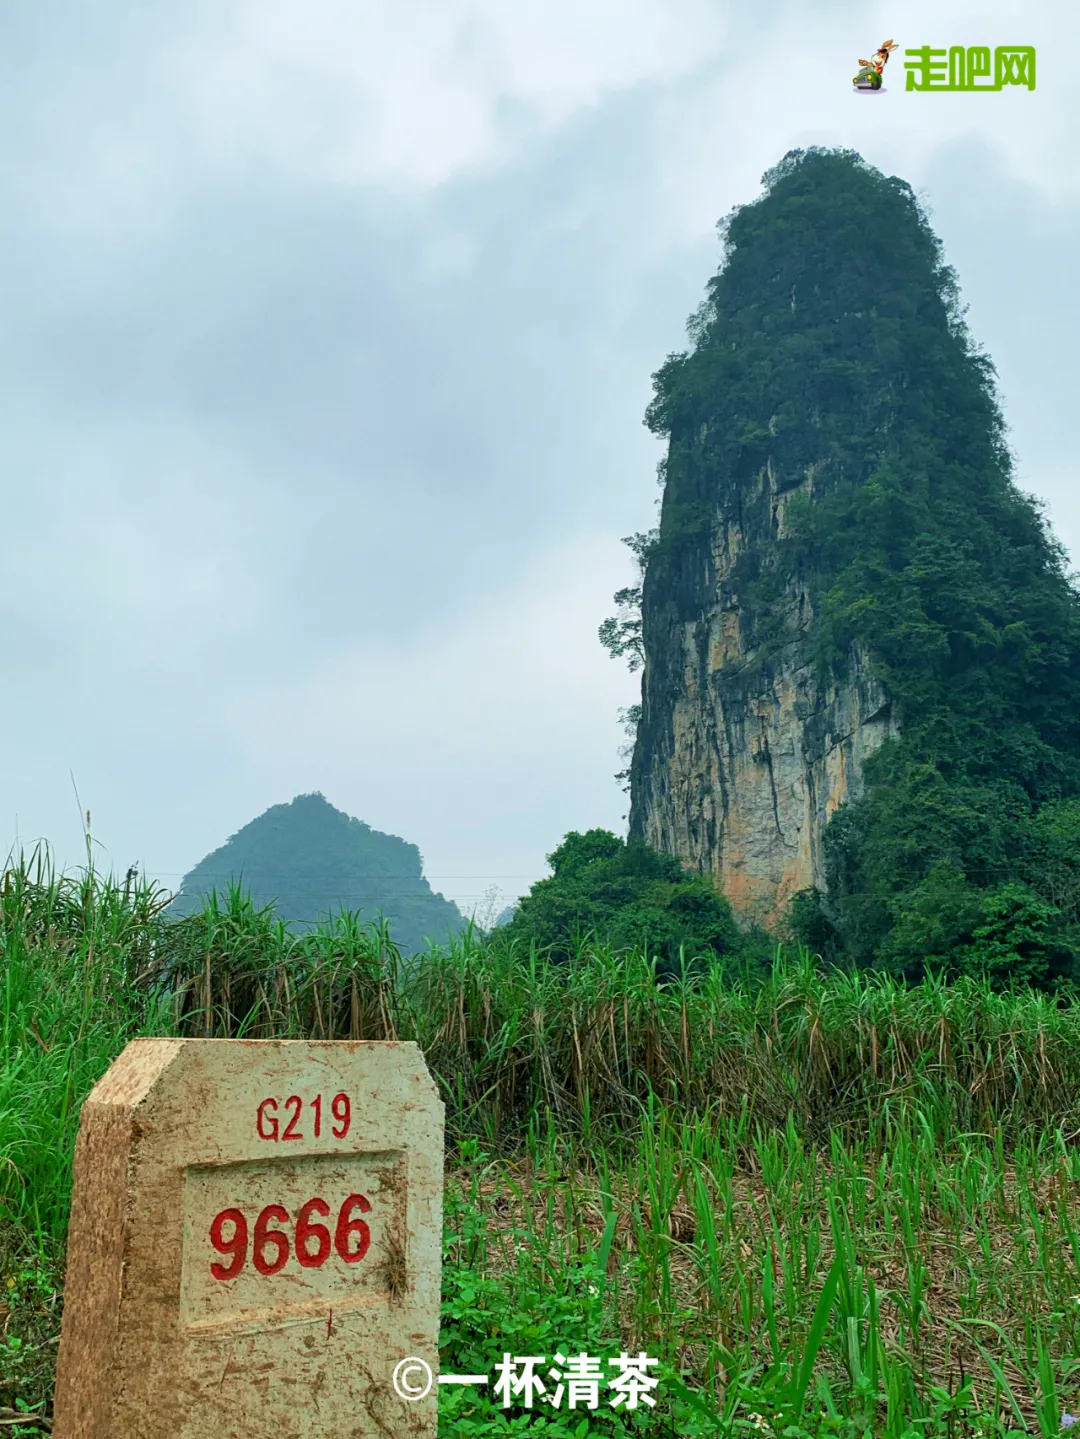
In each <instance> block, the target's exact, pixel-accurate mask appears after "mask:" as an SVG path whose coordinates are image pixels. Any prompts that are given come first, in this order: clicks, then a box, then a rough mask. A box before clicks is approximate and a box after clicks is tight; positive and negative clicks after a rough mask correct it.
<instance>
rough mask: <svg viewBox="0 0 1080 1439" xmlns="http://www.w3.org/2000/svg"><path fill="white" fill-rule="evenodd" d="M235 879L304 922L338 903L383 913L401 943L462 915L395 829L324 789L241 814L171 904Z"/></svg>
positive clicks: (198, 899)
mask: <svg viewBox="0 0 1080 1439" xmlns="http://www.w3.org/2000/svg"><path fill="white" fill-rule="evenodd" d="M233 884H241V885H242V886H243V888H244V890H245V891H246V892H247V893H248V894H250V896H251V898H252V900H253V901H254V903H255V904H256V906H257V907H259V908H261V907H263V906H265V905H269V904H273V905H274V907H275V912H276V914H277V917H278V918H280V919H283V920H285V921H286V922H288V923H290V924H291V925H292V926H293V927H294V928H304V927H307V926H310V925H312V924H314V923H315V922H316V921H317V920H319V919H321V918H326V917H327V916H329V915H331V914H333V913H336V912H337V911H339V910H347V911H349V912H355V911H361V912H363V914H364V916H365V918H366V919H368V920H373V919H375V918H377V917H378V916H379V915H384V916H385V917H386V919H387V920H388V921H389V924H390V929H391V933H392V934H393V937H394V940H395V942H396V943H397V944H398V945H399V946H400V947H401V949H402V950H403V951H404V952H405V953H410V954H411V953H414V952H416V951H418V950H422V949H423V948H425V946H426V943H427V941H428V939H433V940H435V941H436V942H437V943H439V942H444V941H445V940H446V939H447V937H448V935H449V934H451V933H454V932H457V931H458V930H460V929H461V928H462V927H463V925H464V920H463V919H462V917H461V914H460V912H459V911H458V908H457V906H456V905H454V904H452V903H451V902H450V901H449V900H447V899H444V898H443V896H442V895H441V894H435V893H433V892H432V890H431V887H430V885H429V884H428V882H427V880H426V879H425V878H424V876H423V865H422V861H421V859H420V851H419V850H418V849H417V847H416V846H415V845H414V844H408V843H406V841H405V840H403V839H399V838H398V837H397V836H396V835H392V834H382V833H380V832H379V830H376V829H372V828H371V826H370V825H367V824H364V823H363V822H362V821H361V820H358V819H350V818H349V816H348V815H347V814H344V813H343V812H342V811H341V810H338V809H335V808H334V807H333V805H331V804H329V803H328V802H327V801H326V800H325V799H324V798H323V796H322V795H321V794H304V795H298V796H297V798H296V799H294V800H293V801H292V803H291V804H276V805H274V806H273V807H272V808H271V809H268V810H267V811H266V812H265V814H261V815H260V816H259V817H258V819H254V820H252V821H251V823H250V824H246V825H245V826H244V827H243V829H241V830H239V831H238V832H237V833H236V834H234V835H233V836H232V838H231V839H229V840H228V842H227V843H226V844H224V845H222V846H221V848H220V849H216V850H214V852H213V853H212V854H209V855H207V856H206V858H205V859H203V860H200V861H199V863H198V864H197V865H196V866H195V868H194V869H193V870H192V871H191V873H190V874H187V875H185V876H184V880H183V883H182V885H181V889H180V893H179V895H178V896H177V898H176V900H174V902H173V904H172V906H171V907H170V914H172V915H174V916H183V915H187V914H193V913H195V912H197V911H198V910H200V909H201V908H202V906H203V901H204V900H205V898H206V897H207V896H208V895H209V894H211V893H213V892H215V891H216V892H217V893H218V894H219V895H225V894H227V893H228V891H229V887H230V885H233Z"/></svg>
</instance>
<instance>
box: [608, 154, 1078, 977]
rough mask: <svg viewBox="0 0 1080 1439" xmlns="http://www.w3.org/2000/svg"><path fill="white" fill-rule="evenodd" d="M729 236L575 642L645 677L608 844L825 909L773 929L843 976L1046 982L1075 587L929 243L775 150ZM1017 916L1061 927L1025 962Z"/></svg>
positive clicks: (893, 181)
mask: <svg viewBox="0 0 1080 1439" xmlns="http://www.w3.org/2000/svg"><path fill="white" fill-rule="evenodd" d="M724 242H725V243H724V262H723V264H722V266H721V268H720V270H719V271H718V273H717V274H716V275H715V276H714V277H713V278H712V280H711V281H710V282H709V285H708V288H707V298H706V301H705V303H704V304H703V305H702V306H701V307H700V309H699V310H698V312H697V314H696V315H695V316H694V318H693V319H692V321H691V324H690V326H689V338H690V341H691V346H690V348H689V349H688V350H687V351H686V353H684V354H679V355H671V356H669V357H668V359H667V361H666V362H665V363H664V364H663V365H662V366H661V368H660V369H659V371H658V372H657V374H656V375H655V377H654V380H655V393H654V398H653V401H652V404H651V405H650V407H649V411H648V414H647V416H646V422H647V424H648V425H649V427H650V429H652V431H653V432H654V433H655V434H657V435H661V436H663V437H665V438H666V440H667V442H668V443H667V455H666V459H665V462H664V465H663V468H662V480H663V484H664V496H663V507H662V511H661V516H660V527H659V532H658V534H657V535H656V536H655V537H653V538H648V537H644V536H635V537H634V538H633V539H632V540H631V541H630V543H631V546H632V547H633V548H634V551H635V554H639V555H640V556H641V558H642V559H643V560H644V564H645V569H644V577H643V583H642V587H641V590H640V591H636V590H627V591H621V592H620V596H621V598H620V596H617V597H616V599H617V602H619V603H620V604H621V605H622V607H623V610H624V611H625V613H624V614H623V615H622V617H621V618H620V619H619V620H618V621H617V622H616V621H611V622H606V623H605V625H604V626H602V627H601V638H602V639H603V641H604V643H605V644H608V645H609V648H611V650H612V653H630V654H631V655H632V656H633V657H634V658H635V659H639V658H640V659H643V660H644V675H643V684H642V699H641V714H640V718H639V722H638V729H637V736H636V743H635V747H634V757H633V762H632V766H631V772H630V785H631V813H630V830H631V835H632V836H634V837H638V838H643V839H646V840H648V841H649V842H651V844H652V845H654V846H655V847H657V848H659V849H661V850H665V851H667V852H669V853H674V854H677V855H679V856H680V857H681V858H682V859H683V861H684V862H686V863H687V864H688V866H689V867H690V868H692V869H696V870H697V871H699V872H702V873H705V874H709V875H711V876H713V877H714V879H715V880H716V881H717V883H718V884H719V886H720V887H721V888H722V889H723V890H724V891H725V892H726V894H727V895H728V897H729V899H730V900H731V901H732V902H733V904H734V906H735V908H736V910H737V911H738V912H740V913H741V914H742V915H743V916H744V917H745V918H747V919H757V920H761V921H764V922H766V923H771V922H773V921H775V920H777V919H778V918H779V917H780V916H781V915H782V914H783V912H784V910H785V909H786V908H787V906H788V902H789V900H790V898H791V897H792V895H793V894H795V893H796V892H798V891H799V890H803V889H808V888H811V887H813V888H815V889H818V890H824V891H825V894H824V897H823V900H822V902H821V903H820V904H819V905H816V906H811V905H807V906H800V912H799V914H798V916H797V917H796V918H797V922H798V928H799V932H800V933H801V934H802V935H804V936H806V935H811V934H812V935H814V936H815V941H814V942H815V943H816V942H818V940H820V943H821V944H822V945H823V946H824V949H827V950H828V951H829V953H831V954H833V955H841V954H842V955H843V956H844V957H845V959H846V960H847V961H850V962H852V963H855V964H858V965H863V964H867V965H883V966H885V967H887V968H891V969H892V970H893V971H894V972H896V973H902V974H904V975H906V976H908V977H912V978H917V977H918V976H919V975H920V974H922V973H923V972H924V969H925V965H926V964H927V963H930V962H932V963H934V964H937V963H938V962H939V961H940V959H941V957H942V956H945V955H952V956H953V957H954V958H953V960H950V963H952V962H955V963H956V964H957V965H959V966H960V967H961V968H962V967H963V966H965V965H969V964H970V965H974V966H976V968H977V967H978V966H985V965H990V966H997V969H996V970H995V972H1000V973H1014V972H1024V973H1029V972H1030V973H1035V972H1040V973H1043V974H1044V976H1045V975H1050V974H1057V973H1062V972H1064V970H1062V969H1061V968H1060V966H1061V965H1062V964H1065V963H1066V961H1065V960H1063V959H1062V958H1061V956H1062V955H1064V954H1072V955H1075V956H1080V902H1077V901H1076V900H1074V899H1073V898H1068V899H1066V900H1063V899H1062V897H1061V896H1063V895H1069V896H1071V895H1073V894H1074V893H1077V892H1080V890H1074V889H1073V888H1072V887H1071V886H1072V885H1073V883H1074V881H1073V879H1072V878H1070V879H1069V880H1068V882H1067V883H1064V882H1059V880H1058V879H1054V880H1053V882H1052V883H1051V882H1049V881H1048V878H1047V875H1048V872H1049V868H1048V866H1049V862H1048V855H1049V854H1050V853H1051V851H1052V850H1053V847H1054V845H1059V846H1060V848H1059V850H1056V851H1054V852H1055V853H1057V852H1060V853H1061V854H1063V855H1065V854H1067V855H1069V856H1070V858H1068V860H1067V866H1068V873H1069V875H1070V876H1071V875H1072V874H1073V872H1074V871H1073V868H1072V867H1073V865H1074V863H1075V855H1076V853H1077V846H1076V842H1075V839H1074V838H1073V836H1074V833H1075V830H1074V828H1073V827H1074V826H1075V825H1076V824H1077V823H1078V821H1077V819H1076V814H1077V798H1076V797H1077V796H1080V589H1078V588H1077V587H1075V586H1074V585H1073V583H1072V582H1071V581H1070V579H1069V576H1068V573H1067V569H1066V560H1065V555H1064V551H1063V550H1062V548H1061V547H1060V546H1059V545H1058V544H1057V542H1056V541H1055V540H1054V538H1053V536H1052V535H1051V534H1050V532H1049V531H1048V529H1047V528H1046V525H1045V521H1044V520H1043V518H1042V516H1041V515H1040V513H1039V509H1038V506H1037V504H1036V503H1034V502H1033V501H1032V500H1031V499H1030V498H1029V497H1027V496H1025V495H1024V494H1023V493H1022V492H1021V491H1020V490H1019V488H1018V487H1017V486H1016V484H1015V482H1014V480H1013V462H1012V458H1011V455H1010V453H1009V448H1008V439H1007V433H1006V429H1005V425H1004V420H1003V417H1002V414H1001V410H1000V407H999V404H998V401H997V397H996V394H995V389H994V382H993V367H992V365H991V363H990V361H989V359H988V357H987V356H986V355H985V354H983V353H981V352H980V350H979V348H978V346H977V345H976V344H975V342H974V341H973V340H972V338H971V336H970V335H969V334H968V332H967V329H966V327H965V325H964V321H963V308H962V306H961V304H960V299H959V292H958V289H957V283H956V277H955V275H954V274H953V273H952V271H951V270H950V268H949V267H948V266H947V265H946V263H945V260H944V256H943V254H942V250H941V245H940V242H939V241H938V239H937V238H936V236H935V235H934V234H933V231H932V230H931V228H930V225H929V222H928V220H927V217H926V215H925V213H924V212H923V211H922V209H921V208H920V206H919V204H918V201H917V199H916V197H915V196H914V194H913V193H912V191H911V188H910V186H908V185H907V184H906V183H905V182H904V181H903V180H901V179H898V178H897V177H895V176H885V175H882V174H881V173H880V172H879V171H877V170H875V169H874V168H873V167H871V166H869V165H867V164H866V163H865V162H864V161H862V160H861V159H860V158H859V156H857V155H854V154H851V153H850V152H844V151H824V150H810V151H804V152H792V153H791V154H789V155H787V156H785V157H784V159H783V160H782V161H781V162H780V164H779V165H778V166H776V167H775V169H773V170H771V171H770V172H769V173H768V174H767V175H766V176H765V180H764V192H763V194H762V195H761V197H760V198H759V199H757V200H755V201H753V202H752V203H751V204H749V205H745V206H743V207H742V208H741V209H739V210H738V211H736V212H735V213H734V214H733V215H732V216H731V217H730V218H729V221H728V224H727V228H726V231H725V235H724ZM653 539H654V540H655V543H654V542H653ZM640 541H647V542H646V543H644V544H641V545H639V542H640ZM638 603H639V604H640V609H637V608H636V605H637V604H638ZM841 809H842V810H843V813H842V815H839V814H837V811H838V810H841ZM1049 836H1056V837H1057V838H1049ZM1062 836H1068V838H1067V839H1065V838H1061V837H1062ZM1078 872H1080V871H1078ZM1055 873H1056V871H1055ZM1076 883H1077V885H1080V879H1078V880H1077V881H1076ZM1033 915H1038V916H1041V918H1038V919H1037V920H1033V919H1032V916H1033ZM1033 924H1034V925H1035V926H1036V928H1037V927H1038V925H1042V924H1045V925H1047V926H1050V927H1051V928H1053V927H1054V926H1056V928H1053V933H1054V935H1055V938H1054V939H1053V940H1052V941H1051V940H1047V941H1046V944H1045V945H1044V946H1043V948H1042V949H1041V950H1040V951H1039V953H1040V955H1041V958H1036V959H1032V958H1031V949H1030V936H1031V934H1032V933H1033V932H1034V930H1033V928H1032V925H1033ZM1039 932H1040V933H1042V932H1043V931H1039ZM1006 933H1007V934H1008V935H1009V936H1011V937H1010V938H1008V939H1005V938H1002V936H1003V935H1005V934H1006ZM1046 933H1047V934H1049V933H1050V929H1047V930H1046ZM989 936H994V938H993V939H991V938H989ZM1039 944H1042V941H1041V940H1040V941H1039ZM995 946H996V947H995ZM824 949H823V952H824ZM1068 963H1070V964H1071V963H1072V961H1071V960H1069V961H1068ZM1077 963H1078V964H1080V959H1078V961H1077ZM1040 966H1041V969H1040ZM1055 966H1057V968H1055ZM980 972H982V971H981V970H980Z"/></svg>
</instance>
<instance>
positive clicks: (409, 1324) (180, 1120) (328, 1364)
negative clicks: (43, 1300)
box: [53, 1039, 443, 1439]
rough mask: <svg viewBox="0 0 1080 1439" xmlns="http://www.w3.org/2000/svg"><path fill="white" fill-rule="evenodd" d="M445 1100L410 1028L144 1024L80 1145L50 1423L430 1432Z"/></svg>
mask: <svg viewBox="0 0 1080 1439" xmlns="http://www.w3.org/2000/svg"><path fill="white" fill-rule="evenodd" d="M442 1176H443V1106H442V1102H441V1101H440V1099H439V1098H438V1095H437V1093H436V1090H435V1085H434V1084H433V1082H432V1080H431V1077H430V1075H429V1074H428V1071H427V1067H426V1065H425V1063H424V1059H423V1056H422V1054H421V1053H420V1050H419V1049H418V1048H417V1046H416V1045H415V1044H397V1043H354V1042H351V1041H348V1042H343V1041H332V1042H327V1043H306V1042H298V1041H291V1040H284V1041H279V1040H222V1039H139V1040H135V1041H134V1043H132V1044H129V1045H128V1047H127V1049H125V1050H124V1052H123V1054H122V1055H121V1056H120V1058H119V1059H118V1060H117V1061H116V1063H115V1064H114V1065H113V1066H112V1068H111V1069H110V1070H109V1072H108V1073H107V1074H106V1075H105V1077H104V1078H103V1079H102V1080H101V1081H100V1083H99V1084H98V1085H97V1086H96V1087H95V1088H94V1090H93V1091H92V1092H91V1094H90V1096H89V1098H88V1099H87V1101H86V1104H85V1107H84V1109H83V1114H82V1126H81V1128H80V1131H79V1139H78V1144H77V1146H76V1150H75V1194H74V1200H73V1204H72V1213H71V1229H70V1234H69V1239H68V1269H67V1283H66V1288H65V1292H64V1321H63V1331H62V1335H61V1341H60V1355H59V1364H58V1372H57V1384H56V1415H55V1421H54V1428H53V1433H54V1435H55V1439H301V1436H303V1439H374V1437H375V1436H379V1439H387V1436H398V1435H401V1436H427V1439H435V1432H436V1398H435V1395H436V1393H437V1386H433V1387H432V1392H431V1393H430V1394H429V1395H428V1397H427V1398H425V1399H422V1400H420V1401H419V1402H415V1403H409V1402H406V1401H405V1400H403V1399H401V1398H399V1397H398V1395H397V1394H396V1393H395V1392H394V1389H393V1387H392V1382H391V1376H392V1374H393V1370H394V1367H395V1365H396V1364H397V1363H398V1362H399V1361H400V1360H402V1359H404V1358H406V1357H408V1356H416V1357H418V1358H421V1359H424V1360H425V1361H426V1362H427V1363H428V1364H429V1365H430V1366H431V1369H432V1370H434V1371H435V1372H436V1373H437V1372H438V1334H439V1299H440V1278H441V1273H440V1270H441V1255H442Z"/></svg>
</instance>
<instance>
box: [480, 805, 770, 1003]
mask: <svg viewBox="0 0 1080 1439" xmlns="http://www.w3.org/2000/svg"><path fill="white" fill-rule="evenodd" d="M547 858H548V864H550V866H551V868H552V874H551V876H550V878H548V879H542V880H539V881H538V882H537V883H536V884H534V885H533V887H532V889H531V890H530V891H529V893H528V894H527V895H526V896H525V897H524V898H523V899H522V900H521V901H520V903H519V904H518V907H517V909H516V911H515V913H514V917H513V919H512V920H511V922H510V923H509V924H508V925H507V926H506V927H505V929H504V930H503V931H502V936H503V938H504V939H505V940H507V941H509V942H511V943H514V942H517V943H521V944H523V945H529V944H535V945H537V946H538V947H541V948H546V949H547V950H548V951H549V953H550V954H551V957H552V958H553V959H555V960H556V961H559V960H566V959H567V958H568V957H569V956H570V954H572V953H574V952H575V951H576V950H577V948H578V947H579V946H580V944H581V943H582V942H583V941H585V940H591V941H592V942H594V943H597V944H600V945H604V946H607V947H609V948H610V949H613V950H616V951H618V950H641V949H644V950H647V951H648V953H649V954H650V955H652V956H653V957H654V958H655V960H656V966H657V974H658V975H660V976H661V977H665V976H671V975H675V974H679V973H681V972H684V971H686V970H692V969H699V968H701V967H702V966H701V963H700V961H703V960H704V961H708V962H710V963H711V962H712V961H713V960H716V959H723V958H726V959H727V960H728V961H729V962H734V961H736V960H739V959H742V958H743V957H746V958H749V957H751V955H753V954H754V953H756V952H758V951H759V950H760V948H761V946H760V942H759V940H758V937H756V936H746V935H743V934H741V933H740V931H739V929H738V927H737V926H736V924H735V919H734V916H733V914H732V911H731V906H730V904H729V903H728V902H727V900H726V899H725V898H724V897H723V896H722V895H720V894H718V893H717V891H716V889H715V888H714V887H713V885H712V883H711V881H709V880H708V879H704V878H701V877H700V876H697V875H689V874H687V873H686V871H685V870H684V869H683V867H682V865H681V864H680V862H679V861H678V859H676V858H675V857H674V856H673V855H666V854H658V853H657V852H656V851H655V850H653V849H650V848H649V847H648V845H646V844H644V843H642V842H641V841H640V840H630V841H629V842H627V841H626V840H623V839H620V838H619V837H618V835H614V834H612V833H611V832H610V831H609V830H606V829H590V830H588V831H586V833H585V834H578V833H577V832H576V831H575V832H572V833H570V834H568V835H567V836H566V837H565V838H564V840H563V842H562V844H560V845H559V847H558V849H556V850H555V851H554V853H553V854H549V855H548V857H547ZM680 951H681V954H680Z"/></svg>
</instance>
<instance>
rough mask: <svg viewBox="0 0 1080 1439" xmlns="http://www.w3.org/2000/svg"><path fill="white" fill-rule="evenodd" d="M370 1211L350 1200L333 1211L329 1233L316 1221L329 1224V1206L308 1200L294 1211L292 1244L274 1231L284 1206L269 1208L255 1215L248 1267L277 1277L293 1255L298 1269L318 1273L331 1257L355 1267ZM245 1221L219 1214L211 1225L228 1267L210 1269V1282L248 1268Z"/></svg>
mask: <svg viewBox="0 0 1080 1439" xmlns="http://www.w3.org/2000/svg"><path fill="white" fill-rule="evenodd" d="M370 1213H371V1205H370V1204H369V1202H368V1201H367V1199H365V1197H364V1196H363V1195H362V1194H350V1195H349V1197H348V1199H346V1200H345V1202H344V1204H342V1206H341V1208H340V1209H339V1210H338V1213H337V1219H336V1221H335V1224H334V1233H333V1236H332V1237H331V1234H330V1230H329V1228H328V1227H327V1225H325V1224H321V1223H320V1222H319V1221H320V1220H322V1219H329V1217H330V1206H329V1204H327V1202H326V1200H325V1199H318V1198H316V1199H309V1200H308V1201H307V1203H306V1204H304V1205H302V1206H301V1207H300V1209H299V1210H298V1211H297V1215H296V1224H295V1226H294V1228H293V1231H292V1243H291V1244H290V1242H289V1235H288V1233H287V1232H286V1231H285V1230H284V1229H280V1228H276V1227H274V1226H277V1225H282V1224H288V1222H289V1211H288V1210H287V1209H286V1208H285V1206H284V1205H283V1204H268V1205H267V1206H266V1208H265V1209H262V1210H260V1211H259V1215H258V1217H257V1218H256V1220H255V1228H254V1231H253V1232H252V1233H251V1236H250V1237H251V1262H252V1264H253V1265H254V1266H255V1269H256V1272H257V1273H259V1274H263V1275H268V1274H277V1273H279V1272H280V1271H281V1270H282V1269H284V1268H285V1266H286V1264H288V1262H289V1258H290V1255H295V1256H296V1260H297V1263H298V1264H299V1265H300V1267H301V1268H302V1269H321V1268H322V1266H323V1265H324V1264H325V1263H326V1261H327V1260H328V1259H329V1258H330V1255H331V1253H336V1254H337V1256H338V1258H339V1259H341V1260H343V1261H344V1263H346V1264H359V1263H360V1261H361V1259H363V1257H364V1255H365V1254H366V1253H367V1252H368V1248H369V1246H370V1244H371V1229H370V1228H369V1226H368V1224H367V1222H366V1221H365V1220H363V1219H361V1218H360V1215H361V1214H370ZM248 1237H249V1231H248V1220H247V1215H246V1214H245V1213H244V1211H243V1210H242V1209H223V1210H222V1211H221V1212H220V1214H215V1215H214V1217H213V1219H212V1220H211V1222H210V1243H211V1244H212V1245H213V1247H214V1248H215V1249H216V1250H217V1252H218V1253H219V1254H227V1255H228V1256H229V1262H228V1263H227V1264H219V1263H218V1262H217V1261H214V1262H213V1263H212V1264H211V1265H210V1273H211V1274H212V1275H213V1277H214V1278H215V1279H235V1278H236V1276H237V1275H238V1274H239V1273H240V1271H241V1270H242V1269H243V1267H244V1265H245V1264H246V1263H247V1258H248Z"/></svg>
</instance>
